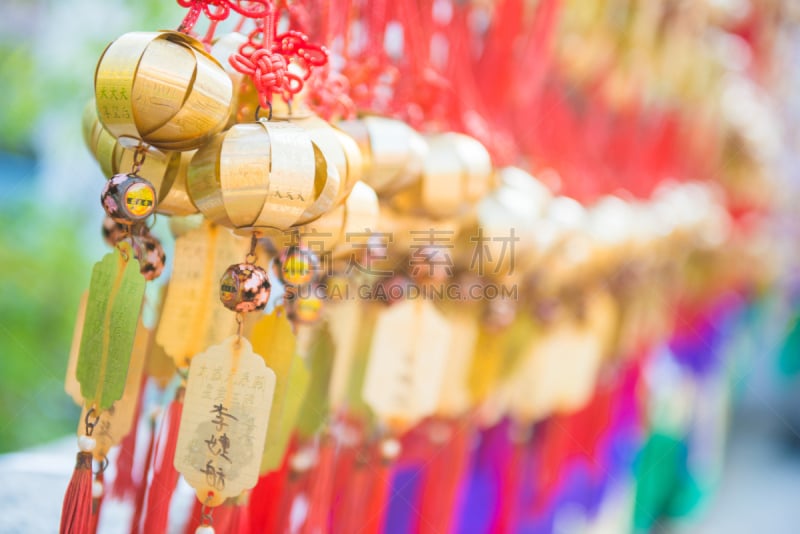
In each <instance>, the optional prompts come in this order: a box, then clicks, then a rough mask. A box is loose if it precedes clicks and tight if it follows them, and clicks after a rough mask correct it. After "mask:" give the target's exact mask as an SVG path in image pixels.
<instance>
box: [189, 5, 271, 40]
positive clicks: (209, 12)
mask: <svg viewBox="0 0 800 534" xmlns="http://www.w3.org/2000/svg"><path fill="white" fill-rule="evenodd" d="M177 2H178V5H179V6H181V7H185V8H187V9H189V13H187V15H186V17H185V18H184V19H183V22H181V25H180V26H179V27H178V31H180V32H184V33H189V32H190V31H192V28H194V25H195V24H197V20H198V19H199V18H200V13H204V14H205V16H206V17H207V18H208V19H209V20H210V21H212V22H220V21H223V20H225V19H227V18H228V16H229V15H230V12H231V11H235V12H236V13H238V14H240V15H242V16H243V17H247V18H262V17H264V16H266V15H267V14H268V13H269V12H270V8H271V7H272V4H271V2H270V0H177Z"/></svg>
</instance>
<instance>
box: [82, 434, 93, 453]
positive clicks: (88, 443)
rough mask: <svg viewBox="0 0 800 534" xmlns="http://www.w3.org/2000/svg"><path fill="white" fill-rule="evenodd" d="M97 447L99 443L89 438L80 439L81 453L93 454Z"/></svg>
mask: <svg viewBox="0 0 800 534" xmlns="http://www.w3.org/2000/svg"><path fill="white" fill-rule="evenodd" d="M95 446H97V441H96V440H95V439H94V438H91V437H89V436H79V437H78V448H79V449H80V450H81V452H92V451H93V450H94V448H95Z"/></svg>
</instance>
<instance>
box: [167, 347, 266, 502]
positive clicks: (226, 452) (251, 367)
mask: <svg viewBox="0 0 800 534" xmlns="http://www.w3.org/2000/svg"><path fill="white" fill-rule="evenodd" d="M274 392H275V373H274V372H272V370H271V369H269V368H268V367H267V366H266V364H265V363H264V359H263V358H262V357H261V356H259V355H257V354H256V353H254V352H253V347H252V346H251V345H250V342H249V341H248V340H247V339H245V338H241V339H239V338H238V337H237V336H232V337H229V338H227V339H226V340H224V341H223V342H222V343H220V344H219V345H215V346H213V347H210V348H208V349H207V350H206V351H205V352H203V353H201V354H198V355H197V356H195V357H194V358H193V359H192V363H191V366H190V368H189V379H188V381H187V383H186V395H185V397H184V406H183V413H182V415H181V424H180V429H179V431H178V444H177V448H176V451H175V469H177V470H178V471H179V472H180V473H181V474H182V475H183V476H184V478H185V479H186V481H187V482H188V483H189V485H190V486H192V487H193V488H194V489H195V491H196V492H197V498H198V499H199V500H200V501H202V502H204V503H206V504H207V505H208V506H218V505H220V504H222V503H223V502H224V501H225V499H226V498H228V497H237V496H238V495H239V494H240V493H241V492H242V491H244V490H248V489H250V488H252V487H253V486H255V484H256V482H257V481H258V475H259V467H260V465H261V456H262V453H263V451H264V441H265V439H266V435H267V425H268V424H269V414H270V409H271V407H272V397H273V393H274Z"/></svg>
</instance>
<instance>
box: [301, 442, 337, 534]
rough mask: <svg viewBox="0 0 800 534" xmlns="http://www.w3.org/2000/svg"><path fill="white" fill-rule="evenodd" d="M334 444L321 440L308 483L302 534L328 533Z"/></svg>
mask: <svg viewBox="0 0 800 534" xmlns="http://www.w3.org/2000/svg"><path fill="white" fill-rule="evenodd" d="M335 453H336V444H335V443H334V441H333V440H332V439H330V438H322V440H321V443H320V446H319V458H318V460H317V465H316V467H315V469H314V472H313V473H312V475H311V481H310V482H309V488H310V490H311V491H310V492H309V497H308V517H307V518H306V522H305V525H304V526H303V529H302V532H303V534H320V533H322V534H326V533H327V532H329V531H330V528H329V523H330V514H331V496H332V494H333V468H334V456H335Z"/></svg>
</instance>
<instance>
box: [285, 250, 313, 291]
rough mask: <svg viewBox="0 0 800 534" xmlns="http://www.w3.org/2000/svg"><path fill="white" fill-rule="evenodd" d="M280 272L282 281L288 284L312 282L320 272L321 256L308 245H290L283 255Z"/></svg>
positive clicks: (297, 284)
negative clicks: (318, 256)
mask: <svg viewBox="0 0 800 534" xmlns="http://www.w3.org/2000/svg"><path fill="white" fill-rule="evenodd" d="M278 272H279V273H280V277H281V281H282V282H283V283H284V284H286V285H288V286H303V285H306V284H310V283H311V282H314V281H315V279H316V278H317V274H318V273H319V258H317V255H316V254H314V253H313V252H312V251H311V250H309V249H308V248H306V247H303V246H293V247H289V248H288V249H286V251H285V252H284V253H283V255H282V256H281V259H280V269H279V271H278Z"/></svg>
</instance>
